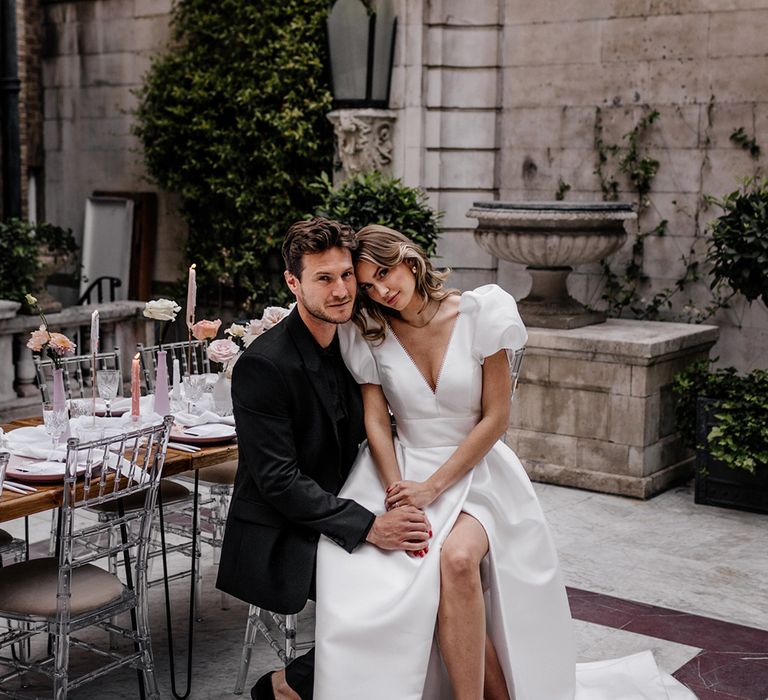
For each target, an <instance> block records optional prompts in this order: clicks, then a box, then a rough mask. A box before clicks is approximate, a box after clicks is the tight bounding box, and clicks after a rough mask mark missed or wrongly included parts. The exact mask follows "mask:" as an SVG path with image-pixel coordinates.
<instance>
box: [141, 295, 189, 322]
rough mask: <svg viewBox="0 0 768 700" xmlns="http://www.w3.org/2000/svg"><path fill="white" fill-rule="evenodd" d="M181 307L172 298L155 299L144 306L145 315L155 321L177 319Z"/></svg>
mask: <svg viewBox="0 0 768 700" xmlns="http://www.w3.org/2000/svg"><path fill="white" fill-rule="evenodd" d="M179 311H181V307H180V306H179V305H178V304H177V303H176V302H175V301H172V300H171V299H153V300H152V301H148V302H147V304H146V306H145V307H144V315H145V316H146V317H147V318H151V319H153V320H155V321H175V320H176V314H177V313H179Z"/></svg>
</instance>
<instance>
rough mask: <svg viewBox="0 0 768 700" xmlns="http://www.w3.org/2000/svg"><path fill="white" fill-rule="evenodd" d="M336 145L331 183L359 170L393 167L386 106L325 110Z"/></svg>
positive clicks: (391, 116)
mask: <svg viewBox="0 0 768 700" xmlns="http://www.w3.org/2000/svg"><path fill="white" fill-rule="evenodd" d="M327 116H328V120H329V121H330V122H331V124H333V135H334V144H335V155H334V166H335V167H334V175H333V184H334V185H336V186H338V185H339V184H340V183H342V182H343V181H344V180H346V179H347V178H349V177H351V176H353V175H358V174H359V173H364V172H369V171H371V170H378V171H379V172H382V173H387V174H389V173H390V171H391V168H392V124H393V123H394V121H395V118H396V116H395V112H393V111H392V110H389V109H368V108H364V109H336V110H334V111H333V112H329V113H328V115H327Z"/></svg>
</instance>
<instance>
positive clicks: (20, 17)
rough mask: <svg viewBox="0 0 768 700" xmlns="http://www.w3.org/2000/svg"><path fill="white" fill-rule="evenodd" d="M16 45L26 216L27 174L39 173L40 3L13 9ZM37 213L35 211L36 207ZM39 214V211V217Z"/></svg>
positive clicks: (32, 1) (27, 2)
mask: <svg viewBox="0 0 768 700" xmlns="http://www.w3.org/2000/svg"><path fill="white" fill-rule="evenodd" d="M16 16H17V31H18V35H17V36H18V44H19V78H20V80H21V94H20V95H19V120H20V131H21V169H22V181H21V187H22V208H23V215H24V216H27V214H28V213H29V212H28V206H27V204H28V199H29V192H28V181H29V174H30V170H31V171H32V172H34V173H36V174H37V173H41V172H42V167H43V163H44V161H45V155H44V152H43V89H42V81H41V77H42V68H41V63H42V57H41V39H42V8H41V6H40V0H24V1H23V2H19V3H17V5H16ZM35 208H36V209H37V207H36V206H35ZM39 213H40V212H39V211H38V214H39Z"/></svg>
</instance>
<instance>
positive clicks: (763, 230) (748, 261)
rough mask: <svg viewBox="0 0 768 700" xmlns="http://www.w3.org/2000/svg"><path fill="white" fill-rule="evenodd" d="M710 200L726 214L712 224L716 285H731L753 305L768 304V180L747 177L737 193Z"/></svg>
mask: <svg viewBox="0 0 768 700" xmlns="http://www.w3.org/2000/svg"><path fill="white" fill-rule="evenodd" d="M707 201H708V203H710V204H714V205H715V206H717V207H719V208H720V209H722V211H723V213H722V214H721V215H720V216H719V217H718V218H717V219H715V220H714V221H713V222H712V223H711V224H710V231H711V233H712V238H711V239H710V243H709V251H708V253H707V261H708V262H710V263H711V264H712V276H713V278H714V279H713V282H712V286H713V287H715V286H719V285H722V284H728V285H729V286H730V287H731V289H732V290H733V291H734V292H736V293H739V294H742V295H744V297H745V298H746V299H747V301H748V302H749V303H750V304H751V303H752V302H753V301H755V300H756V299H758V298H760V299H762V301H763V303H765V304H768V178H760V179H758V178H754V177H751V178H746V179H744V180H743V181H742V183H741V186H740V187H739V189H737V190H736V191H734V192H731V193H730V194H727V195H725V197H723V198H722V199H716V198H714V197H708V198H707Z"/></svg>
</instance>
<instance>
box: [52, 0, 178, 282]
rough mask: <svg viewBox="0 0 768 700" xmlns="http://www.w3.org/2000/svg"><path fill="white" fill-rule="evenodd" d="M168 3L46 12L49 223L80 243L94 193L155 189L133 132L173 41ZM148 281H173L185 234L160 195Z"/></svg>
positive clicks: (77, 5) (171, 204)
mask: <svg viewBox="0 0 768 700" xmlns="http://www.w3.org/2000/svg"><path fill="white" fill-rule="evenodd" d="M170 8H171V0H133V1H132V2H125V1H124V0H91V1H89V2H50V1H49V2H47V3H45V5H44V19H43V26H44V37H45V41H44V45H43V91H44V98H45V104H44V113H45V121H44V143H45V159H46V160H45V210H46V218H47V219H48V220H49V221H51V222H53V223H57V224H60V225H62V226H68V227H70V228H72V229H73V230H74V231H75V232H76V235H78V236H80V235H81V234H82V229H83V219H84V212H85V200H86V198H87V197H88V196H90V195H91V194H92V193H93V191H94V190H113V191H144V192H148V191H157V189H156V188H155V186H153V185H151V184H150V183H148V182H147V181H146V179H145V178H146V172H145V170H144V167H143V164H142V157H141V151H140V145H139V142H138V140H137V139H136V138H135V137H134V136H133V135H132V134H131V126H132V124H133V116H132V114H131V111H132V110H133V109H134V108H135V106H136V98H135V96H134V95H133V91H134V90H135V89H137V88H138V87H139V86H140V85H141V79H142V76H143V74H144V73H145V72H146V71H147V69H148V68H149V66H150V61H151V58H152V56H153V55H155V54H156V53H157V52H159V51H162V50H163V48H164V46H165V45H166V43H167V41H168V39H169V37H170V30H169V12H170ZM158 197H159V202H158V244H157V250H156V255H155V267H154V272H153V279H154V280H155V281H161V282H164V281H172V280H175V279H177V278H178V277H179V275H180V271H179V265H180V263H181V250H182V248H183V246H182V245H181V243H182V241H183V239H184V236H185V235H186V229H185V227H184V223H183V221H182V220H181V218H180V217H179V216H178V213H177V201H176V198H175V197H174V196H172V195H169V194H167V193H163V192H159V191H158Z"/></svg>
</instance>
